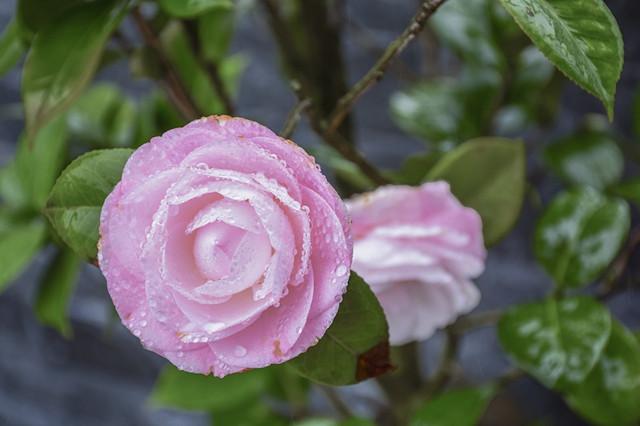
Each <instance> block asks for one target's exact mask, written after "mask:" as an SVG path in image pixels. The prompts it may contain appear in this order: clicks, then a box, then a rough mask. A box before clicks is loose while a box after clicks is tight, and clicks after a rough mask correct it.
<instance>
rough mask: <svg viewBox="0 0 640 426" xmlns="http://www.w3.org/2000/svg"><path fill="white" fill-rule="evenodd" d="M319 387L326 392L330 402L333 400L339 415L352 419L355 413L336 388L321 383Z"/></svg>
mask: <svg viewBox="0 0 640 426" xmlns="http://www.w3.org/2000/svg"><path fill="white" fill-rule="evenodd" d="M318 387H319V388H320V390H321V391H322V392H323V393H324V394H325V396H326V397H327V399H328V400H329V402H331V405H332V406H333V408H335V409H336V411H337V412H338V415H339V416H340V417H341V418H342V419H350V418H352V417H353V413H352V412H351V409H350V408H349V406H347V404H345V402H344V401H343V400H342V398H341V397H340V395H338V393H337V392H336V390H335V389H334V388H332V387H331V386H324V385H320V386H318Z"/></svg>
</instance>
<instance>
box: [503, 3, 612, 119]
mask: <svg viewBox="0 0 640 426" xmlns="http://www.w3.org/2000/svg"><path fill="white" fill-rule="evenodd" d="M500 1H501V3H502V5H503V6H504V7H505V9H507V11H508V12H509V13H510V14H511V15H512V16H513V17H514V19H515V20H516V22H518V24H519V25H520V27H521V28H522V30H523V31H524V32H525V33H526V34H527V35H528V36H529V37H530V38H531V40H532V41H533V42H534V43H535V44H536V46H538V48H539V49H540V50H541V51H542V53H544V54H545V55H546V56H547V58H549V60H550V61H551V62H552V63H553V64H554V65H555V66H556V67H558V69H559V70H560V71H562V72H563V73H564V74H565V75H566V76H567V77H569V78H570V79H571V80H573V81H574V82H576V83H577V84H578V85H579V86H580V87H582V88H583V89H585V90H586V91H587V92H589V93H591V94H592V95H594V96H596V97H597V98H599V99H600V100H601V101H602V103H603V104H604V106H605V108H606V109H607V113H608V114H609V118H613V103H614V95H615V91H616V83H617V81H618V79H619V78H620V72H621V70H622V62H623V48H622V35H621V34H620V30H619V28H618V24H617V23H616V21H615V19H614V17H613V15H612V14H611V12H610V11H609V9H607V6H606V5H605V4H604V2H603V1H602V0H580V1H570V2H567V1H562V0H500Z"/></svg>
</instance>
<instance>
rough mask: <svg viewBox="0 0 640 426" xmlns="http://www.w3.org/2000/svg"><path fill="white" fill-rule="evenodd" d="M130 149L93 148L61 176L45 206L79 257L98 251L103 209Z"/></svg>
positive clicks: (93, 255)
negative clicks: (94, 149)
mask: <svg viewBox="0 0 640 426" xmlns="http://www.w3.org/2000/svg"><path fill="white" fill-rule="evenodd" d="M131 153H132V150H130V149H105V150H96V151H91V152H89V153H87V154H85V155H82V156H80V157H78V158H76V159H75V160H74V161H73V162H72V163H71V164H70V165H69V166H68V167H67V168H66V169H65V170H64V171H63V172H62V174H61V175H60V177H59V178H58V180H57V182H56V184H55V186H54V187H53V189H52V190H51V195H50V197H49V201H48V203H47V207H46V208H45V211H44V212H45V215H46V216H47V218H48V219H49V221H50V222H51V225H53V228H54V229H55V230H56V233H57V234H58V236H60V238H61V239H62V240H63V241H64V242H65V244H67V245H68V246H69V247H70V248H71V249H72V250H73V251H74V252H76V254H77V255H78V256H80V257H81V258H83V259H88V260H93V259H95V257H96V254H97V250H98V249H97V245H98V238H99V235H98V228H99V221H100V210H101V209H102V204H103V203H104V200H105V198H106V197H107V195H109V193H110V192H111V190H112V189H113V187H114V186H115V185H116V184H117V183H118V181H120V177H121V175H122V169H123V167H124V165H125V162H126V161H127V159H128V158H129V156H130V155H131Z"/></svg>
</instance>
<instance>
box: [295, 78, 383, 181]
mask: <svg viewBox="0 0 640 426" xmlns="http://www.w3.org/2000/svg"><path fill="white" fill-rule="evenodd" d="M292 86H293V89H294V91H295V92H296V94H297V95H298V99H301V100H302V99H308V98H309V97H308V96H307V95H306V93H304V92H303V88H302V86H301V85H300V84H296V83H294V84H293V85H292ZM306 111H307V116H308V117H309V121H310V123H311V127H312V128H313V130H314V131H315V132H316V133H317V134H319V135H320V136H321V137H322V139H323V140H324V141H325V143H327V145H329V146H331V147H333V148H334V149H335V150H336V151H338V152H339V153H340V154H341V155H342V156H343V157H344V158H346V159H347V160H349V161H351V162H352V163H354V164H355V165H356V166H358V168H359V169H360V170H361V171H362V173H364V174H365V175H367V176H368V177H369V179H371V180H372V181H373V182H374V183H375V184H377V185H386V184H388V183H389V180H388V179H387V178H385V177H384V176H383V175H382V174H381V173H380V172H379V171H378V169H377V168H376V167H375V166H373V165H372V164H371V163H369V162H368V161H367V160H366V159H365V158H364V157H363V156H362V154H360V152H359V151H358V150H357V149H356V148H355V147H354V146H353V145H352V144H350V143H349V142H348V141H347V140H345V139H344V138H343V137H342V136H340V134H338V133H331V134H330V133H328V132H327V128H326V126H325V124H324V122H323V121H322V119H321V118H320V117H319V116H318V114H317V112H316V111H315V109H314V106H313V105H309V107H308V108H307V109H306Z"/></svg>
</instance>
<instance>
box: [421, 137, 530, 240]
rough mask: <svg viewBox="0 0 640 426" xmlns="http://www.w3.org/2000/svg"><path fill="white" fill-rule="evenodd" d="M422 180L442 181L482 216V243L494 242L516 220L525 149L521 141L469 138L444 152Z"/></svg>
mask: <svg viewBox="0 0 640 426" xmlns="http://www.w3.org/2000/svg"><path fill="white" fill-rule="evenodd" d="M426 180H430V181H434V180H445V181H447V182H449V184H450V185H451V191H452V192H453V194H454V195H455V196H456V197H457V198H458V200H460V202H461V203H462V204H464V205H465V206H467V207H471V208H473V209H475V210H476V211H477V212H478V213H479V214H480V216H481V217H482V227H483V232H484V238H485V243H486V244H487V245H492V244H495V243H496V242H497V241H499V240H500V239H501V238H502V237H503V236H505V235H506V234H507V232H509V230H510V229H511V228H512V227H513V225H514V224H515V223H516V220H517V219H518V216H519V214H520V209H521V207H522V201H523V197H524V189H525V151H524V144H523V143H522V142H521V141H516V140H509V139H501V138H479V139H473V140H470V141H468V142H465V143H464V144H462V145H460V146H459V147H458V148H456V149H454V150H453V151H451V152H449V153H447V154H446V155H444V156H443V157H442V159H441V160H440V161H439V162H438V163H437V164H436V165H435V166H434V167H433V168H432V169H431V171H429V173H428V174H427V176H426Z"/></svg>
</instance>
